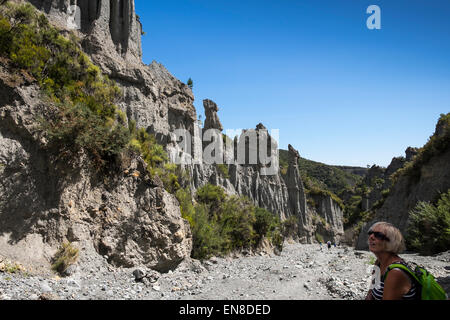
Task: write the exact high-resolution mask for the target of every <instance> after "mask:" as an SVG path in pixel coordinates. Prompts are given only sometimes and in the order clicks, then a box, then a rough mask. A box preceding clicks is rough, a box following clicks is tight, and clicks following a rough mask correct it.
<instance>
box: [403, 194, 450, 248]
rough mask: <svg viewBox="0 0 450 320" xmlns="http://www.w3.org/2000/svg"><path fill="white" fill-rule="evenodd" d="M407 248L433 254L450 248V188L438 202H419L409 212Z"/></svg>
mask: <svg viewBox="0 0 450 320" xmlns="http://www.w3.org/2000/svg"><path fill="white" fill-rule="evenodd" d="M406 243H407V247H408V249H412V250H417V251H419V252H420V253H422V254H435V253H439V252H443V251H445V250H448V249H449V248H450V190H448V191H447V193H443V194H442V195H441V198H440V199H439V200H438V202H437V203H436V204H435V205H433V204H432V203H430V202H423V201H422V202H419V203H418V204H417V205H416V207H415V208H414V209H413V210H412V211H411V212H410V225H409V227H408V230H407V236H406Z"/></svg>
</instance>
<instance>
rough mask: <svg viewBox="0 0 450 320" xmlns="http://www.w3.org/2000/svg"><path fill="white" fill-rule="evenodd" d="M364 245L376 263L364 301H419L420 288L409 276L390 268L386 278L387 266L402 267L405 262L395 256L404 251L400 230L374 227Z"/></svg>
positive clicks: (389, 227)
mask: <svg viewBox="0 0 450 320" xmlns="http://www.w3.org/2000/svg"><path fill="white" fill-rule="evenodd" d="M368 243H369V250H370V251H371V252H372V253H373V254H375V256H376V257H377V258H378V259H377V261H376V262H375V269H374V274H375V276H374V279H373V282H372V286H371V289H370V290H369V292H368V294H367V297H366V300H414V299H420V290H419V289H420V288H419V287H418V285H417V284H416V282H415V281H413V280H412V279H411V277H410V275H409V273H407V272H406V271H404V270H402V269H400V268H392V270H391V271H389V272H388V274H387V275H386V272H387V271H388V267H389V266H391V265H393V264H402V265H406V262H405V261H404V260H403V259H402V258H400V257H399V256H398V255H397V254H398V253H400V252H402V251H403V250H405V240H404V238H403V236H402V234H401V232H400V230H398V229H397V228H396V227H394V226H393V225H392V224H390V223H387V222H378V223H375V224H374V225H373V226H372V227H371V228H370V229H369V240H368ZM377 268H378V269H377ZM375 270H376V271H377V272H375Z"/></svg>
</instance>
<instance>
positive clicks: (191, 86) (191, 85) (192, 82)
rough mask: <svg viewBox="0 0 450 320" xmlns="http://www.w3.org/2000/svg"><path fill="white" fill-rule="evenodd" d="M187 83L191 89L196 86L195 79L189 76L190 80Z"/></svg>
mask: <svg viewBox="0 0 450 320" xmlns="http://www.w3.org/2000/svg"><path fill="white" fill-rule="evenodd" d="M187 85H188V87H189V88H191V90H192V88H193V87H194V81H192V79H191V78H189V79H188V81H187Z"/></svg>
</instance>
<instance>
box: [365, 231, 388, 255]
mask: <svg viewBox="0 0 450 320" xmlns="http://www.w3.org/2000/svg"><path fill="white" fill-rule="evenodd" d="M371 231H372V232H373V233H372V234H370V235H369V240H368V241H369V250H370V251H371V252H373V253H378V252H383V251H384V248H385V241H386V240H385V239H380V236H378V237H377V233H381V234H382V235H386V233H385V232H384V230H383V229H382V228H380V227H379V226H375V227H374V228H373V229H372V230H371Z"/></svg>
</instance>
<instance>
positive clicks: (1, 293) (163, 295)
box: [0, 243, 450, 300]
mask: <svg viewBox="0 0 450 320" xmlns="http://www.w3.org/2000/svg"><path fill="white" fill-rule="evenodd" d="M401 256H402V257H403V258H404V259H406V260H407V261H412V262H415V263H418V264H420V265H423V266H424V267H426V268H427V269H428V270H429V271H430V272H431V273H432V274H433V275H434V276H435V277H436V278H437V279H438V281H439V282H440V283H441V285H442V286H443V287H444V289H446V291H447V292H449V288H450V251H448V252H446V253H443V254H440V255H436V256H432V257H424V256H419V255H417V254H403V255H401ZM374 260H375V259H374V256H373V254H371V253H370V252H365V251H355V250H354V249H352V248H347V247H337V248H334V247H333V248H331V249H330V250H329V249H327V248H326V247H325V246H323V245H322V246H320V245H319V244H311V245H304V244H297V243H294V244H286V245H285V247H284V249H283V252H282V253H281V255H274V254H259V255H256V256H240V257H237V258H216V257H214V258H212V259H209V260H207V261H203V262H200V261H197V260H190V261H185V262H182V263H181V264H180V265H179V267H178V268H177V269H175V270H174V271H170V272H168V273H164V274H161V273H158V272H156V271H153V270H150V269H146V268H131V269H125V268H114V267H111V266H110V265H108V263H107V262H106V259H102V258H100V259H99V258H97V257H92V255H91V256H88V255H86V256H83V255H82V254H81V256H80V260H79V262H78V264H77V266H76V267H75V268H72V270H71V274H70V276H67V277H58V276H56V275H55V274H51V273H48V274H40V275H35V274H33V273H32V272H8V271H5V270H4V269H5V268H3V272H0V299H3V300H39V299H41V300H359V299H364V297H365V295H366V293H367V290H368V287H369V281H370V277H371V275H370V274H371V271H372V268H373V265H372V264H371V263H373V261H374ZM5 261H6V260H4V259H3V264H5ZM0 263H2V260H1V257H0ZM0 270H1V268H0Z"/></svg>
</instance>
